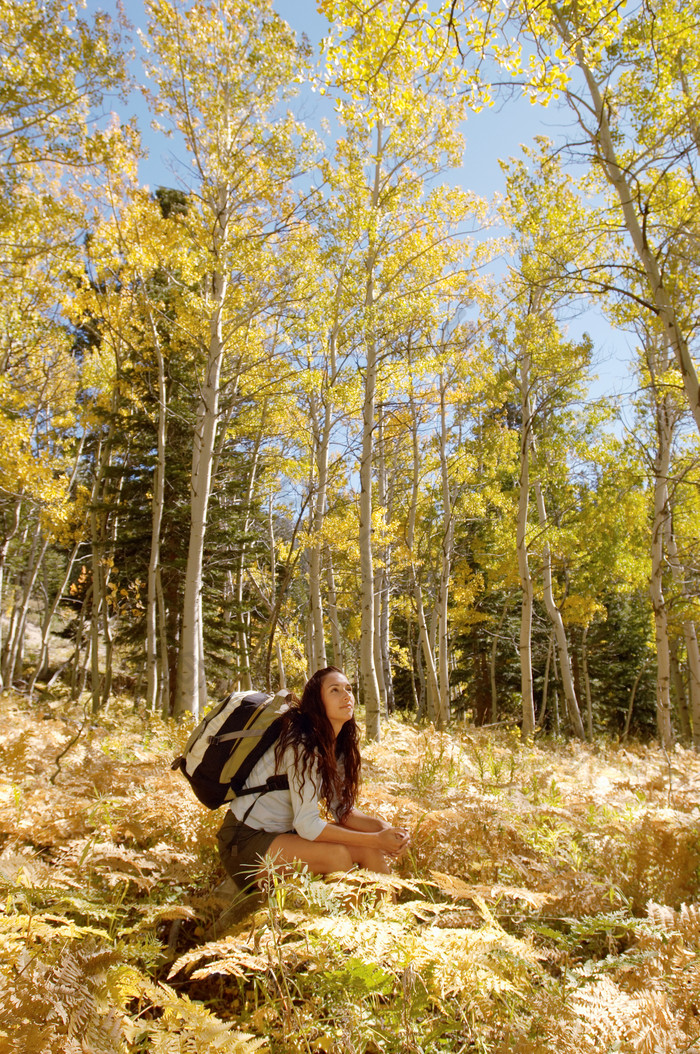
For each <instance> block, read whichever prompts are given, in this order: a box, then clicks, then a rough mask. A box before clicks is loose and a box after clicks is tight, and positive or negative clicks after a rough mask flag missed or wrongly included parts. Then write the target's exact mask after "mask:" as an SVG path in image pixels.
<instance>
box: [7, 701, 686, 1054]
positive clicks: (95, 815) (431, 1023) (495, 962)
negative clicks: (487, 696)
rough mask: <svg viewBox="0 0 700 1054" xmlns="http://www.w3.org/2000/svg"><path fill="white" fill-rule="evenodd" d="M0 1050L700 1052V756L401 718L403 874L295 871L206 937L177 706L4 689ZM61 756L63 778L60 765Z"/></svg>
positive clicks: (397, 737)
mask: <svg viewBox="0 0 700 1054" xmlns="http://www.w3.org/2000/svg"><path fill="white" fill-rule="evenodd" d="M0 705H1V709H0V726H1V728H2V737H1V740H2V747H1V748H0V763H1V772H2V776H1V781H0V839H1V840H2V853H1V855H0V894H1V903H2V911H1V913H0V957H1V958H2V970H1V977H0V1054H3V1052H5V1051H7V1052H10V1051H11V1052H13V1054H24V1052H27V1054H29V1052H31V1054H36V1052H37V1051H42V1052H46V1054H54V1052H55V1054H59V1052H61V1054H63V1052H66V1054H73V1052H76V1054H77V1052H80V1054H85V1052H95V1054H102V1052H110V1054H112V1052H124V1054H132V1052H133V1054H141V1052H149V1051H152V1052H154V1054H170V1052H175V1051H177V1052H184V1051H196V1052H197V1054H209V1052H212V1054H213V1052H214V1051H216V1052H223V1054H228V1052H236V1054H247V1052H249V1051H253V1050H268V1051H270V1052H271V1054H277V1052H287V1051H290V1052H297V1051H299V1052H303V1054H320V1052H325V1054H404V1052H406V1054H433V1052H438V1051H453V1052H467V1051H475V1052H483V1054H486V1052H488V1054H501V1052H504V1054H505V1052H515V1054H546V1052H550V1051H551V1052H552V1054H554V1052H556V1054H569V1052H571V1054H574V1052H576V1054H589V1052H590V1054H594V1052H595V1054H599V1052H600V1054H602V1052H608V1051H610V1052H612V1051H619V1052H621V1054H627V1052H629V1054H632V1052H639V1054H656V1052H665V1051H668V1052H671V1051H674V1052H675V1051H698V1050H700V959H699V952H700V907H698V906H697V904H696V898H697V892H698V882H699V874H700V768H699V766H698V760H697V759H696V756H695V755H694V754H692V753H691V752H688V751H685V750H682V749H680V748H678V749H677V750H676V751H675V752H674V753H673V754H671V755H670V756H667V755H664V754H662V753H661V752H659V751H657V750H655V749H653V748H652V747H648V746H639V745H628V746H626V747H624V748H623V747H620V746H619V745H616V744H614V743H598V744H596V745H595V746H592V747H591V746H585V745H581V744H578V743H575V744H562V743H546V744H545V743H542V744H539V743H538V744H522V743H521V742H520V741H519V739H518V738H517V736H516V735H513V734H511V733H508V732H502V731H495V732H494V731H488V732H487V731H484V732H480V731H479V730H476V729H474V728H471V727H464V728H461V729H457V730H455V731H453V732H451V733H437V732H435V731H425V730H418V729H415V728H412V727H409V726H407V725H402V724H399V723H391V724H390V725H389V727H388V728H387V730H386V732H385V735H384V739H383V742H382V743H381V744H373V745H371V746H369V747H367V748H366V749H365V751H364V770H363V771H364V784H363V791H362V801H361V802H360V803H359V804H360V807H362V808H366V809H367V810H368V811H373V812H375V813H379V814H380V815H382V816H384V817H385V818H386V819H387V820H389V821H391V822H394V823H396V824H400V825H401V826H408V827H409V828H410V829H411V832H412V845H411V851H410V853H409V854H408V856H407V858H406V859H405V860H404V862H403V864H402V865H401V867H400V869H399V870H398V871H397V872H396V873H395V874H394V875H393V876H391V878H381V877H378V876H371V875H367V874H364V873H359V872H354V873H351V874H349V875H334V876H329V877H328V878H327V879H326V880H325V881H324V880H320V879H315V878H312V877H311V876H309V875H308V874H306V873H299V874H297V875H292V876H289V877H287V878H284V879H283V878H281V877H280V876H279V875H278V874H277V873H276V872H275V870H274V867H272V866H270V868H269V871H268V876H267V881H266V884H265V889H264V895H263V898H262V902H261V903H258V904H256V905H255V908H254V910H250V911H248V913H247V914H244V915H243V917H242V918H241V919H240V921H238V922H237V923H235V924H234V925H231V926H229V927H228V928H227V929H225V930H224V931H223V932H221V933H220V934H219V935H218V936H216V937H214V936H212V934H213V933H214V932H216V930H215V929H213V928H212V924H213V923H214V922H215V920H216V918H217V916H218V915H219V913H220V912H221V910H222V907H224V906H225V905H224V904H223V903H222V902H221V900H220V899H217V895H216V893H215V890H216V887H217V885H218V884H219V883H220V881H221V880H222V878H223V877H224V876H223V874H222V872H221V870H220V866H219V863H218V860H217V858H216V854H215V850H214V844H215V832H216V829H217V827H218V826H219V824H220V823H221V820H222V818H223V817H222V816H221V815H218V814H212V813H210V812H208V811H207V810H206V809H204V808H203V807H201V806H199V804H198V803H197V802H196V801H195V799H194V798H193V797H192V795H191V793H190V792H189V790H188V788H187V786H186V784H185V783H184V781H183V780H182V778H181V777H180V776H179V775H178V774H175V773H172V772H171V771H170V769H169V762H170V760H171V759H172V757H173V756H174V755H175V754H176V753H177V751H178V749H179V747H180V746H181V745H182V742H183V741H184V739H185V738H186V736H187V732H188V730H187V729H186V728H178V727H176V726H174V725H170V724H165V723H163V722H161V721H159V720H157V719H154V718H145V717H144V716H143V715H138V714H136V713H134V710H133V707H132V706H131V705H130V704H129V703H128V702H122V703H121V704H118V703H114V704H113V706H112V709H111V711H110V713H109V714H108V715H106V716H103V717H101V719H100V721H99V723H97V724H95V725H94V726H93V727H87V728H85V729H84V731H83V732H82V734H81V735H80V737H78V739H77V740H76V742H75V744H74V745H73V746H72V747H71V749H70V750H69V751H68V752H67V753H66V754H65V756H64V757H62V758H61V763H60V770H59V772H58V774H57V773H56V762H55V759H56V757H57V756H59V755H60V754H61V751H62V750H63V749H64V748H65V746H66V744H67V743H68V742H69V741H70V740H71V739H73V738H74V737H75V727H76V722H80V721H81V720H82V718H81V716H80V715H76V714H73V713H71V712H69V711H68V710H67V709H66V708H65V706H64V704H62V703H61V702H60V700H56V701H55V702H54V703H53V704H51V705H43V707H42V708H37V707H35V708H33V709H32V710H30V709H28V708H26V707H25V704H24V703H23V702H22V701H21V700H20V699H18V698H15V697H12V696H5V697H4V698H3V699H2V701H1V704H0ZM52 778H53V782H51V780H52Z"/></svg>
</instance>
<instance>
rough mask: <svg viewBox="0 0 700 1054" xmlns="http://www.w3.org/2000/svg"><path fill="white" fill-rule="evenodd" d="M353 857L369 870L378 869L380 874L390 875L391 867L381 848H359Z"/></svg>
mask: <svg viewBox="0 0 700 1054" xmlns="http://www.w3.org/2000/svg"><path fill="white" fill-rule="evenodd" d="M353 859H354V861H355V863H356V864H359V866H360V867H364V868H365V869H366V870H367V871H376V872H377V873H378V874H380V875H388V874H389V872H390V870H391V868H390V867H389V862H388V860H387V858H386V856H385V855H384V853H383V852H382V851H381V849H364V848H363V849H359V850H358V851H357V852H356V853H355V854H354V855H353Z"/></svg>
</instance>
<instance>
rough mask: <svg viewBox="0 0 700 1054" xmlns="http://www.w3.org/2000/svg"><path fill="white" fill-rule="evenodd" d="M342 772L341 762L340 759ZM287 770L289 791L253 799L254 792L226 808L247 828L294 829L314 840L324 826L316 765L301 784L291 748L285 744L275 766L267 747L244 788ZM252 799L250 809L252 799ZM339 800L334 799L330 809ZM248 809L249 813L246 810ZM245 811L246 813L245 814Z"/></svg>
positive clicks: (272, 752)
mask: <svg viewBox="0 0 700 1054" xmlns="http://www.w3.org/2000/svg"><path fill="white" fill-rule="evenodd" d="M340 766H341V771H342V761H341V762H340ZM283 773H286V775H287V778H288V779H289V790H275V791H267V792H266V793H265V794H260V795H258V796H257V799H255V795H247V794H244V795H243V797H241V798H235V799H234V800H233V801H232V802H231V804H230V806H229V808H230V809H231V812H232V813H233V815H234V816H235V817H236V819H237V820H244V821H245V823H246V824H247V825H248V826H249V827H254V828H255V830H257V831H272V832H275V833H279V834H282V833H283V832H285V831H292V830H293V831H296V833H297V834H299V835H301V837H302V838H306V839H308V840H309V841H310V842H313V841H315V840H316V839H317V838H318V836H319V835H320V834H321V832H322V831H323V828H324V827H325V826H326V823H325V820H322V819H321V815H320V808H319V807H320V799H319V795H320V786H321V781H320V778H319V775H318V766H317V765H313V766H312V768H311V770H310V771H308V772H307V773H306V779H305V780H304V783H303V786H302V785H301V779H300V778H299V776H298V775H297V772H296V769H295V767H294V750H293V748H292V747H287V749H286V751H285V752H284V754H283V755H282V764H281V766H280V767H279V768H278V767H277V766H276V765H275V748H274V746H272V747H270V749H269V750H267V751H265V753H264V754H263V756H262V757H261V758H260V760H259V761H258V762H256V764H255V765H254V766H253V769H252V771H251V773H250V775H249V777H248V779H247V780H246V782H245V784H244V786H243V789H244V790H245V788H246V787H259V786H261V785H262V784H264V783H265V781H266V780H267V778H268V777H269V776H274V775H282V774H283ZM253 799H255V802H254V804H253V807H252V808H251V801H253ZM337 805H338V803H337V802H333V812H335V810H336V808H337ZM248 809H250V812H248ZM246 812H248V815H247V817H246Z"/></svg>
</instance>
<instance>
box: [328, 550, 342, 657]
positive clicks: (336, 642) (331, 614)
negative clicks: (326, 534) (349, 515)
mask: <svg viewBox="0 0 700 1054" xmlns="http://www.w3.org/2000/svg"><path fill="white" fill-rule="evenodd" d="M325 559H326V593H327V595H328V620H329V622H330V625H331V647H332V648H333V664H334V665H335V666H337V667H339V669H342V668H343V642H342V638H341V636H340V624H339V622H338V598H337V595H336V589H335V574H334V571H333V556H332V553H331V550H330V548H329V547H328V546H326V551H325Z"/></svg>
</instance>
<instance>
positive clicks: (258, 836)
mask: <svg viewBox="0 0 700 1054" xmlns="http://www.w3.org/2000/svg"><path fill="white" fill-rule="evenodd" d="M354 714H355V700H354V698H353V694H352V689H351V687H350V684H349V682H348V679H347V677H346V676H345V674H344V673H343V672H342V671H341V670H339V669H337V667H335V666H328V667H327V668H326V669H324V670H318V671H317V672H316V673H315V674H314V675H313V676H312V677H311V678H310V679H309V680H308V681H307V682H306V685H305V687H304V691H303V692H302V696H301V699H300V700H296V699H295V700H294V701H293V702H292V704H291V706H290V708H289V709H288V710H287V711H286V712H285V713H284V715H283V717H282V732H281V734H280V737H279V739H278V741H277V744H276V746H275V748H274V750H273V749H272V748H270V750H268V751H267V753H266V754H264V755H263V757H262V758H261V759H260V760H259V761H258V762H257V764H256V765H255V766H254V768H253V770H252V772H251V773H250V776H249V777H248V780H247V782H246V785H245V786H251V787H255V786H259V785H261V784H264V783H265V781H266V780H267V778H268V777H269V776H272V775H275V774H277V775H281V774H286V775H287V777H288V779H289V789H288V790H279V791H277V790H276V791H269V792H267V793H265V794H261V795H259V796H258V797H257V798H256V799H255V800H254V801H253V804H252V805H251V803H250V799H249V798H247V797H246V796H245V795H244V796H243V797H241V798H237V799H236V800H235V801H233V802H232V803H231V805H230V808H229V812H228V814H227V817H226V820H225V821H224V824H223V826H222V828H221V830H220V831H219V833H218V835H217V838H218V842H219V852H220V854H221V859H222V860H223V863H224V867H225V868H226V870H227V871H228V873H229V874H230V875H231V876H232V877H233V878H234V879H235V880H236V881H237V883H238V884H239V885H240V886H244V885H246V884H247V883H249V882H250V881H251V878H252V876H254V875H255V874H256V872H259V868H260V863H261V860H262V858H263V857H264V856H265V855H266V854H268V855H269V856H271V857H272V858H273V860H274V861H275V863H277V864H294V863H298V862H301V863H302V864H307V865H308V868H309V871H311V872H313V873H314V874H317V875H325V874H328V873H329V872H331V871H349V870H350V868H351V867H353V865H354V864H358V865H359V866H360V867H366V868H368V869H369V870H370V871H378V872H380V873H383V874H386V873H388V872H389V862H388V858H389V857H397V856H400V854H401V853H402V852H403V850H404V849H405V848H406V846H407V845H408V833H407V832H406V831H404V830H401V829H400V828H396V827H390V826H389V824H387V823H385V822H384V820H380V819H379V818H378V817H373V816H366V815H365V814H364V813H362V812H359V811H358V810H357V809H356V808H355V798H356V796H357V790H358V785H359V781H360V750H359V733H358V728H357V724H356V722H355V716H354ZM244 789H245V787H244ZM321 804H323V805H325V806H326V807H327V808H328V810H329V811H330V812H331V813H332V814H333V815H334V816H335V819H336V822H330V823H327V822H325V821H324V820H323V819H321V816H320V814H319V806H320V805H321Z"/></svg>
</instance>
